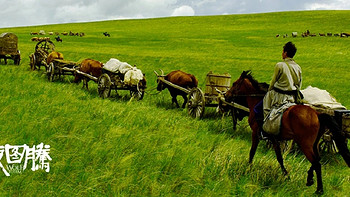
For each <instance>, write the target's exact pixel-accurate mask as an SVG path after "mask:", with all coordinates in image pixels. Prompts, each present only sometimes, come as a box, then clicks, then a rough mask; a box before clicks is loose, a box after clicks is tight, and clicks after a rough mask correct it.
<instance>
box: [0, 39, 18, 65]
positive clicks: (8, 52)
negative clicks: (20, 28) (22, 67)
mask: <svg viewBox="0 0 350 197" xmlns="http://www.w3.org/2000/svg"><path fill="white" fill-rule="evenodd" d="M1 59H4V61H5V64H7V60H8V59H12V60H13V61H14V64H15V65H19V64H20V62H21V54H20V51H19V50H18V38H17V36H16V35H15V34H13V33H2V34H1V35H0V61H1Z"/></svg>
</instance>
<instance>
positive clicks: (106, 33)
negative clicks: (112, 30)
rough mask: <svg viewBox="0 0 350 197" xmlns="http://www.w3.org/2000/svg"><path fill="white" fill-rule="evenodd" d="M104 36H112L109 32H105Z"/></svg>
mask: <svg viewBox="0 0 350 197" xmlns="http://www.w3.org/2000/svg"><path fill="white" fill-rule="evenodd" d="M103 35H105V36H107V37H110V36H111V35H110V34H109V33H108V32H103Z"/></svg>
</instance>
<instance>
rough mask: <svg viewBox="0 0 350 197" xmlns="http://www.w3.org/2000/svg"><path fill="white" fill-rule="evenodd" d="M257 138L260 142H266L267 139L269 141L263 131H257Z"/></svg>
mask: <svg viewBox="0 0 350 197" xmlns="http://www.w3.org/2000/svg"><path fill="white" fill-rule="evenodd" d="M259 138H260V140H267V139H269V137H268V135H267V134H266V133H265V131H263V130H260V131H259Z"/></svg>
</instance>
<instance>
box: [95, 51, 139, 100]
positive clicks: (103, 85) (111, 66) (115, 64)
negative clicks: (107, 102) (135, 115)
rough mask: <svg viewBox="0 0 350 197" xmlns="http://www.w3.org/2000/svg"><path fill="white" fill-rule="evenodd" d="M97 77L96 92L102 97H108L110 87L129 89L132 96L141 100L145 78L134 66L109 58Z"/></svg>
mask: <svg viewBox="0 0 350 197" xmlns="http://www.w3.org/2000/svg"><path fill="white" fill-rule="evenodd" d="M102 73H103V74H102V75H101V76H100V77H99V79H98V81H97V84H98V92H99V95H100V96H101V97H102V98H108V97H109V96H110V93H111V89H114V90H115V91H116V92H117V90H130V95H131V96H132V97H133V98H136V99H138V100H141V99H142V98H143V96H144V93H145V89H146V78H145V76H144V74H143V73H142V71H141V70H140V69H138V68H136V66H131V65H130V64H128V63H126V62H121V61H119V60H118V59H115V58H111V59H110V60H109V61H108V62H107V63H106V64H105V65H104V66H103V68H102Z"/></svg>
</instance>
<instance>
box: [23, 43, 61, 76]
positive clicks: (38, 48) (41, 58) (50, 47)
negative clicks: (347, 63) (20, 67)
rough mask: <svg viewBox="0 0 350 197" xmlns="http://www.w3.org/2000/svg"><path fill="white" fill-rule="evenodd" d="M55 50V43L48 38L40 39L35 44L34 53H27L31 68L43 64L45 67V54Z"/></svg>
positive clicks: (37, 67) (36, 67)
mask: <svg viewBox="0 0 350 197" xmlns="http://www.w3.org/2000/svg"><path fill="white" fill-rule="evenodd" d="M52 51H55V44H54V43H53V42H51V41H50V40H42V41H40V42H38V43H37V44H36V45H35V51H34V53H32V54H30V55H29V60H30V61H29V65H30V68H31V69H32V70H35V69H39V70H40V67H41V66H44V67H45V68H46V69H47V68H48V65H47V63H46V60H47V56H48V55H49V54H50V53H51V52H52Z"/></svg>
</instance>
